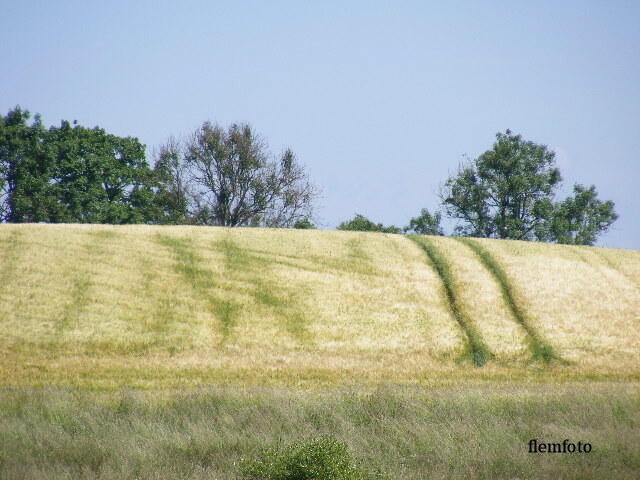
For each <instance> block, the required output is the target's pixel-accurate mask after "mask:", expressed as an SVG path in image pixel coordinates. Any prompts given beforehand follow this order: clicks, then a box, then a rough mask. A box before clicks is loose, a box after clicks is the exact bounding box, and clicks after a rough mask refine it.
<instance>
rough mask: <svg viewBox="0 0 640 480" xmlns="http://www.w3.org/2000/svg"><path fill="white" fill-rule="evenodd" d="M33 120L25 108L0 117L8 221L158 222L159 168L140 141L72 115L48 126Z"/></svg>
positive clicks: (1, 169) (1, 168)
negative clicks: (156, 175)
mask: <svg viewBox="0 0 640 480" xmlns="http://www.w3.org/2000/svg"><path fill="white" fill-rule="evenodd" d="M29 118H30V114H29V112H28V111H26V110H21V109H20V107H16V108H15V109H13V110H10V111H9V113H8V114H7V115H6V116H4V117H1V118H0V165H1V166H0V174H1V175H0V177H1V179H0V189H1V191H2V206H1V207H0V208H1V212H2V215H3V220H4V221H8V222H66V223H72V222H73V223H115V224H117V223H141V222H147V221H153V219H154V217H155V215H156V214H155V207H154V192H153V190H152V183H153V182H152V171H151V170H150V169H149V166H148V165H147V162H146V160H145V155H144V146H143V145H141V144H140V142H138V140H137V139H135V138H131V137H126V138H121V137H117V136H115V135H111V134H108V133H106V132H105V131H104V130H103V129H101V128H98V127H96V128H92V129H89V128H85V127H82V126H80V125H77V124H75V122H74V125H73V126H72V125H71V124H70V123H69V122H68V121H62V122H61V124H60V126H59V127H51V128H49V129H45V128H44V126H43V125H42V122H41V120H40V118H39V116H36V117H35V118H34V120H33V122H32V123H31V124H28V120H29Z"/></svg>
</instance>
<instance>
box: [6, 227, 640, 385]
mask: <svg viewBox="0 0 640 480" xmlns="http://www.w3.org/2000/svg"><path fill="white" fill-rule="evenodd" d="M422 240H424V241H426V242H429V245H431V246H432V247H433V248H435V249H437V251H438V252H439V254H440V255H441V257H442V258H443V259H444V261H445V262H446V263H447V266H448V272H450V277H451V282H452V286H453V287H452V288H453V290H451V291H452V292H455V296H456V298H455V304H456V305H457V307H456V308H458V309H459V310H460V311H461V312H462V313H463V314H464V315H465V318H467V323H468V325H466V326H465V325H463V324H460V323H459V322H457V321H456V318H455V315H454V314H453V312H452V308H451V302H450V299H448V297H447V293H446V292H447V290H445V287H444V284H443V280H442V278H441V277H440V276H439V273H438V270H437V269H436V268H434V265H433V262H432V260H431V259H430V258H429V257H428V255H426V254H425V251H423V249H422V248H421V247H420V245H419V244H418V243H416V242H415V241H411V239H409V238H407V237H404V236H401V235H392V234H379V233H358V232H338V231H314V230H306V231H305V230H277V229H226V228H218V227H187V226H185V227H156V226H142V225H136V226H99V225H2V226H0V262H1V263H0V326H1V328H2V332H3V335H2V336H1V337H0V356H1V357H2V359H3V360H2V362H1V363H0V383H1V384H2V385H5V386H37V385H61V386H64V385H68V386H82V387H93V388H107V389H108V388H116V387H120V386H128V387H141V388H180V387H183V386H197V385H203V384H211V383H215V384H225V385H236V384H237V385H245V386H250V385H274V386H278V385H284V386H302V387H318V386H320V387H322V386H337V385H344V384H352V383H361V384H372V385H374V384H378V383H380V382H389V381H390V382H394V383H401V384H418V385H443V384H445V385H446V384H452V383H455V382H457V381H459V380H464V381H466V382H479V383H481V382H484V381H488V380H495V379H509V380H513V381H520V380H521V381H525V382H530V381H541V382H549V381H562V380H567V381H570V380H576V379H581V378H592V379H598V378H602V379H612V378H614V379H631V380H637V379H638V374H639V373H640V369H639V367H640V252H637V251H623V250H613V249H605V248H591V247H576V246H559V245H549V244H538V243H529V242H518V241H504V240H487V239H478V240H475V239H474V240H470V242H473V244H468V243H465V242H462V241H460V240H459V239H455V238H449V237H424V238H423V239H422ZM474 245H479V246H480V247H481V248H482V249H484V250H483V251H486V252H487V254H489V255H490V256H491V258H492V259H493V261H495V262H497V263H498V264H499V265H500V268H501V271H503V273H504V277H506V279H505V280H504V281H506V282H508V284H509V288H510V291H511V292H512V297H513V298H512V301H513V302H515V304H517V305H516V307H517V308H519V309H520V310H521V311H522V312H524V313H523V315H526V323H524V324H523V323H522V322H521V321H520V320H518V319H517V318H516V317H515V316H514V313H513V311H512V309H510V307H509V303H508V302H507V301H506V300H505V295H504V293H503V291H502V290H501V286H500V283H499V281H498V280H497V279H496V277H495V275H494V274H492V272H491V271H490V270H489V269H488V268H487V267H486V265H484V264H483V263H482V261H481V259H480V258H479V257H478V254H477V253H476V250H475V249H474V248H472V247H474ZM468 329H471V330H468ZM469 331H471V332H472V333H473V335H475V336H476V337H477V338H478V339H479V341H481V342H482V343H483V345H485V346H486V348H487V350H488V355H489V356H488V361H486V363H484V364H483V365H482V366H474V365H473V363H472V362H470V361H469V359H468V357H467V356H465V351H466V349H467V346H468V343H469ZM531 335H535V336H536V338H537V339H539V341H540V342H542V343H544V345H545V346H546V347H548V348H549V349H552V350H553V352H554V355H555V357H554V359H553V360H552V361H548V362H546V361H541V360H539V359H536V358H535V356H534V355H532V353H531V349H530V348H529V346H530V344H531V338H530V337H531ZM550 373H551V374H550Z"/></svg>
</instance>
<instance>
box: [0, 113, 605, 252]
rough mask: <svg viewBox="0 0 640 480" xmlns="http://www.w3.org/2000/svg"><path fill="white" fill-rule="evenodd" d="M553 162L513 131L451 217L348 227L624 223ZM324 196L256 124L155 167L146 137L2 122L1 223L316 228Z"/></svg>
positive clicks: (445, 201) (498, 229)
mask: <svg viewBox="0 0 640 480" xmlns="http://www.w3.org/2000/svg"><path fill="white" fill-rule="evenodd" d="M561 181H562V177H561V175H560V172H559V170H558V168H557V167H556V165H555V154H554V152H552V151H551V150H549V149H548V148H547V147H546V146H544V145H539V144H536V143H533V142H530V141H526V140H524V139H522V137H521V136H519V135H514V134H513V133H512V132H511V131H509V130H506V132H504V133H498V134H497V135H496V141H495V142H494V144H493V147H492V148H491V149H490V150H487V151H486V152H484V153H483V154H482V155H480V156H479V157H478V158H476V159H473V160H469V161H467V162H466V163H465V164H464V165H461V166H460V168H459V170H458V172H457V173H456V174H455V175H453V176H451V177H450V178H448V179H447V180H446V181H445V182H444V184H443V185H442V188H441V191H440V200H441V210H438V211H435V212H433V213H432V212H430V211H429V210H428V209H422V210H421V211H420V213H419V215H418V216H416V217H415V218H412V219H411V220H410V221H409V224H408V225H407V226H405V227H404V228H400V227H396V226H393V225H391V226H385V225H382V224H380V223H375V222H373V221H371V220H369V219H367V218H366V217H364V216H362V215H358V214H356V215H355V217H354V218H353V219H351V220H349V221H345V222H342V223H341V224H340V225H339V226H338V229H340V230H358V231H378V232H387V233H410V232H414V233H420V234H431V235H443V234H444V231H443V228H442V226H441V222H442V218H443V215H446V216H447V217H449V218H452V219H455V220H457V221H458V224H457V225H456V227H455V229H454V230H453V232H452V233H453V234H454V235H464V236H474V237H488V238H511V239H519V240H538V241H548V242H558V243H572V244H586V245H592V244H593V243H595V241H596V239H597V237H598V236H599V235H600V234H602V233H604V232H605V231H606V230H607V229H608V228H609V227H610V226H611V224H612V223H613V222H614V221H615V220H616V219H617V214H616V213H615V211H614V204H613V202H611V201H602V200H600V199H598V197H597V191H596V189H595V186H590V187H585V186H582V185H579V184H577V185H575V186H574V188H573V194H572V195H570V196H568V197H566V198H564V199H563V200H560V201H557V200H555V197H556V194H557V190H558V188H559V186H560V185H561ZM317 198H318V189H317V187H316V186H315V185H314V184H313V183H312V182H311V181H310V179H309V176H308V173H307V172H306V170H305V168H304V167H303V166H302V164H301V163H300V162H299V161H298V159H297V158H296V156H295V154H294V153H293V152H292V151H291V150H288V149H287V150H285V151H284V152H283V153H282V154H281V155H277V156H276V155H273V154H272V153H270V152H269V150H268V148H267V145H266V142H265V141H264V139H262V138H261V137H260V136H259V135H257V134H256V133H255V131H254V130H253V129H252V128H251V127H250V126H249V125H246V124H233V125H231V126H229V127H227V128H224V127H222V126H220V125H217V124H212V123H210V122H204V123H203V124H202V125H201V126H200V127H198V128H197V129H196V130H195V131H194V132H193V133H192V134H191V135H189V136H188V137H187V138H185V139H182V140H177V139H175V138H169V139H168V140H167V142H166V143H165V144H164V145H162V146H160V147H159V148H158V149H157V151H156V153H155V154H154V156H153V159H152V161H151V162H149V161H148V160H147V158H146V156H145V147H144V145H142V144H141V143H140V142H139V141H138V139H137V138H133V137H118V136H115V135H112V134H109V133H107V132H106V131H105V130H104V129H101V128H99V127H95V128H86V127H83V126H81V125H78V124H77V122H75V121H74V122H69V121H64V120H63V121H62V122H61V123H60V126H59V127H54V126H52V127H49V128H46V127H45V126H44V125H43V123H42V120H41V118H40V116H39V115H35V116H34V117H33V119H32V117H31V115H30V113H29V112H28V111H27V110H23V109H21V108H20V107H15V108H13V109H11V110H9V112H8V113H7V114H6V115H5V116H0V221H2V222H13V223H20V222H51V223H109V224H126V223H147V224H162V225H167V224H191V225H220V226H228V227H239V226H263V227H280V228H291V227H294V228H315V226H314V223H313V218H314V207H315V201H316V200H317Z"/></svg>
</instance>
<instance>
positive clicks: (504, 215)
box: [440, 130, 617, 245]
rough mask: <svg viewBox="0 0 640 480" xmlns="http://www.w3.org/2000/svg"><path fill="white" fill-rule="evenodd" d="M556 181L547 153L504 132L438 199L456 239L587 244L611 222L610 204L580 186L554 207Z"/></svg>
mask: <svg viewBox="0 0 640 480" xmlns="http://www.w3.org/2000/svg"><path fill="white" fill-rule="evenodd" d="M561 181H562V177H561V175H560V171H559V170H558V168H557V167H556V165H555V153H554V152H553V151H551V150H549V149H548V148H547V147H546V146H545V145H540V144H536V143H534V142H531V141H526V140H524V139H523V138H522V137H521V136H520V135H514V134H512V133H511V131H510V130H506V132H505V133H498V134H496V141H495V142H494V144H493V147H492V148H491V150H487V151H486V152H484V153H483V154H482V155H480V156H479V157H478V158H476V159H474V160H472V161H470V162H467V163H466V164H465V165H462V166H461V167H460V168H459V170H458V172H457V174H456V175H454V176H452V177H450V178H449V179H447V180H446V182H445V183H444V186H443V188H442V189H441V194H440V196H441V200H442V204H443V206H444V208H445V212H446V214H447V215H448V216H449V217H451V218H454V219H457V220H459V221H461V223H459V224H458V225H457V226H456V228H455V233H457V234H459V235H465V236H474V237H492V238H510V239H516V240H542V241H552V242H560V243H580V244H588V245H592V244H593V243H594V242H595V240H596V238H597V236H598V235H599V234H601V233H603V232H604V231H606V230H607V229H608V228H609V226H610V225H611V224H612V223H613V222H614V221H615V219H616V218H617V214H616V213H615V212H614V210H613V207H614V204H613V202H611V201H607V202H601V201H600V200H597V198H596V197H597V193H596V190H595V187H594V186H592V187H591V188H589V189H585V188H584V187H582V186H580V185H576V186H575V187H574V196H573V197H569V198H567V199H565V200H563V201H561V202H556V201H555V195H556V192H557V190H558V187H559V186H560V184H561Z"/></svg>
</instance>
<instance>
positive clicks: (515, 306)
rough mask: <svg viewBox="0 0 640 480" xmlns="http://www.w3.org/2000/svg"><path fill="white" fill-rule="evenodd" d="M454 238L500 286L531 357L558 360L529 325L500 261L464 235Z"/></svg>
mask: <svg viewBox="0 0 640 480" xmlns="http://www.w3.org/2000/svg"><path fill="white" fill-rule="evenodd" d="M456 240H458V241H459V242H461V243H463V244H464V245H466V246H468V247H469V248H470V249H471V250H473V252H474V253H475V254H476V255H477V256H478V258H479V259H480V261H481V262H482V264H483V265H484V266H485V268H486V269H487V270H488V271H489V272H490V273H491V275H493V278H494V279H495V280H496V282H497V283H498V285H499V286H500V291H501V292H502V298H503V299H504V301H505V303H506V304H507V306H508V307H509V310H510V311H511V314H512V315H513V318H514V319H515V320H516V321H517V322H518V323H519V324H520V325H521V326H522V328H523V329H524V330H525V331H526V332H527V341H528V343H529V349H530V351H531V356H532V358H533V359H534V360H543V361H545V362H550V361H552V360H559V359H560V358H559V356H558V355H557V354H556V353H555V352H554V350H553V347H552V346H551V345H550V344H549V343H548V342H547V341H545V340H544V339H542V338H541V336H540V334H539V333H538V332H537V331H536V330H535V329H534V328H533V326H532V325H531V322H530V320H529V319H528V315H527V312H526V310H525V309H524V308H523V307H522V305H521V304H520V302H519V301H518V300H517V296H516V293H515V289H514V287H513V284H512V283H511V281H510V280H509V278H508V277H507V274H506V272H505V271H504V269H503V268H502V267H501V266H500V263H499V262H498V261H497V260H496V259H495V258H494V257H493V256H492V255H491V253H489V251H488V250H487V249H485V248H483V247H482V245H480V244H479V243H478V242H476V241H474V240H472V239H470V238H464V237H456Z"/></svg>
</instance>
